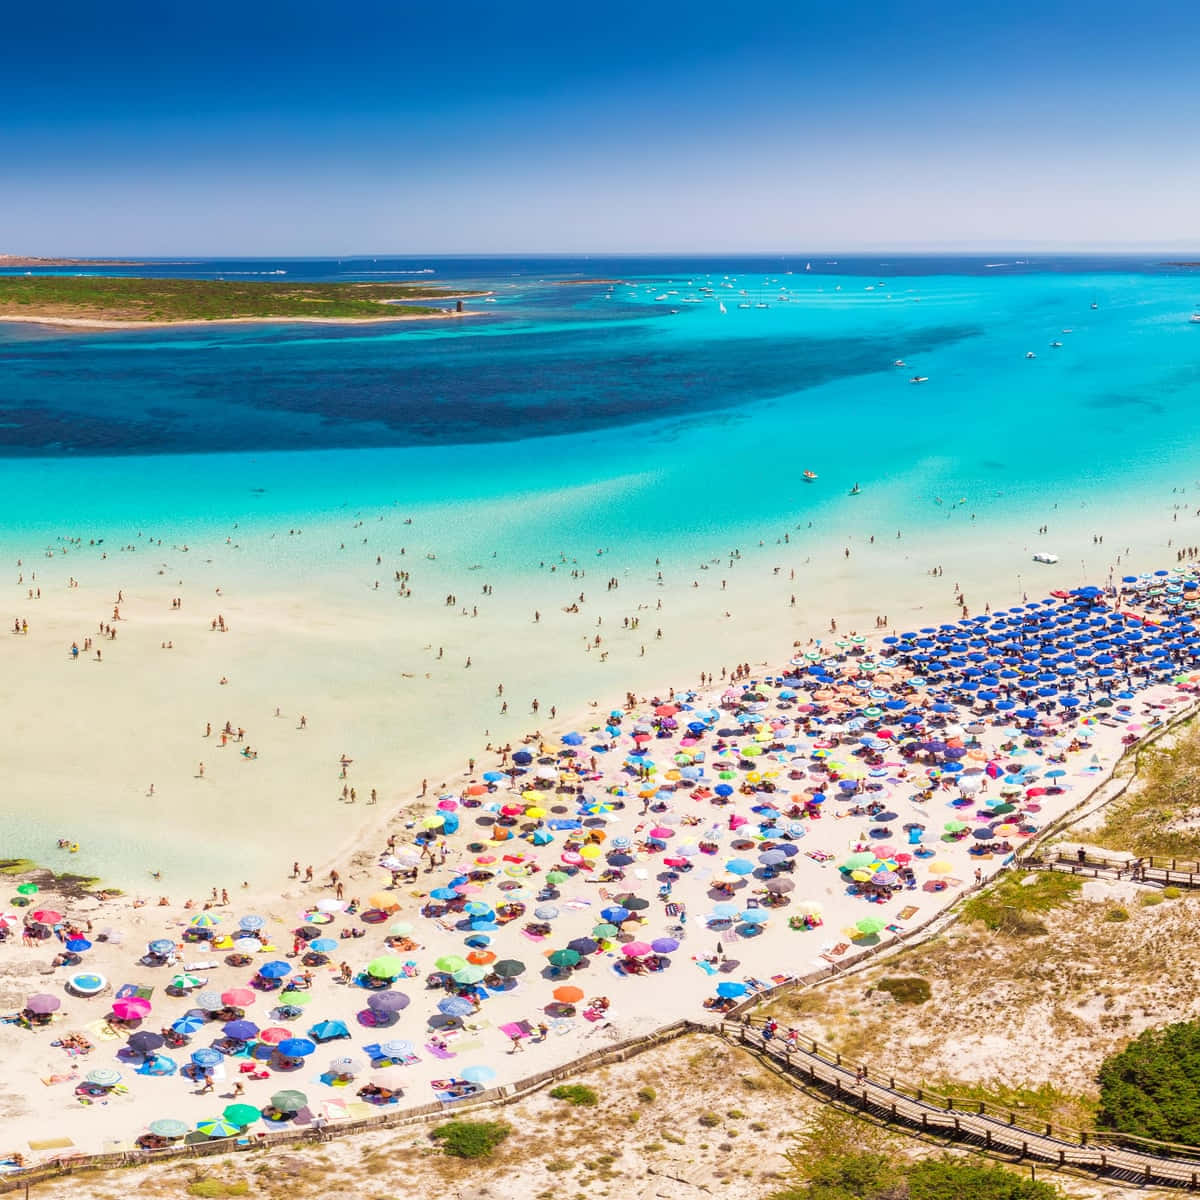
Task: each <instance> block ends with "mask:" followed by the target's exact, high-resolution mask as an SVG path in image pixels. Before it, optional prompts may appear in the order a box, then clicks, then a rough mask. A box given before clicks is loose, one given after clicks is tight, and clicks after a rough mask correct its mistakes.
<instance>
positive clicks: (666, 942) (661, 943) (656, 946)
mask: <svg viewBox="0 0 1200 1200" xmlns="http://www.w3.org/2000/svg"><path fill="white" fill-rule="evenodd" d="M650 949H651V950H653V951H654V953H655V954H673V953H674V952H675V951H676V950H678V949H679V943H678V942H677V941H676V940H675V939H674V938H672V937H661V938H655V939H654V941H652V942H651V943H650Z"/></svg>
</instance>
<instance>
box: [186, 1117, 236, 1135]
mask: <svg viewBox="0 0 1200 1200" xmlns="http://www.w3.org/2000/svg"><path fill="white" fill-rule="evenodd" d="M196 1128H197V1129H198V1130H199V1131H200V1132H201V1133H203V1134H204V1135H205V1136H207V1137H210V1138H224V1137H233V1135H234V1134H235V1133H241V1130H240V1129H239V1128H238V1127H237V1126H236V1125H234V1124H233V1123H232V1122H230V1121H227V1120H225V1118H224V1117H214V1118H213V1119H212V1120H211V1121H197V1122H196Z"/></svg>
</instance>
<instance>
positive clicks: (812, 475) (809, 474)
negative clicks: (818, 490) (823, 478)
mask: <svg viewBox="0 0 1200 1200" xmlns="http://www.w3.org/2000/svg"><path fill="white" fill-rule="evenodd" d="M816 477H817V473H816V471H805V472H804V482H805V483H812V481H813V480H814V479H816Z"/></svg>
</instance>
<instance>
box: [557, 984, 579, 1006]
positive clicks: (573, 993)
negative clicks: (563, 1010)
mask: <svg viewBox="0 0 1200 1200" xmlns="http://www.w3.org/2000/svg"><path fill="white" fill-rule="evenodd" d="M554 998H555V1000H558V1001H560V1002H561V1003H563V1004H576V1003H578V1002H579V1001H580V1000H582V999H583V989H582V988H577V987H559V988H555V989H554Z"/></svg>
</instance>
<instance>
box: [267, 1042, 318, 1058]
mask: <svg viewBox="0 0 1200 1200" xmlns="http://www.w3.org/2000/svg"><path fill="white" fill-rule="evenodd" d="M316 1048H317V1044H316V1042H314V1041H313V1040H312V1039H311V1038H301V1037H294V1038H284V1040H283V1041H282V1042H280V1043H279V1045H278V1046H277V1047H276V1049H277V1050H278V1051H279V1053H280V1054H282V1055H283V1056H284V1057H285V1058H304V1057H305V1056H306V1055H309V1054H311V1053H312V1052H313V1051H314V1050H315V1049H316Z"/></svg>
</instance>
